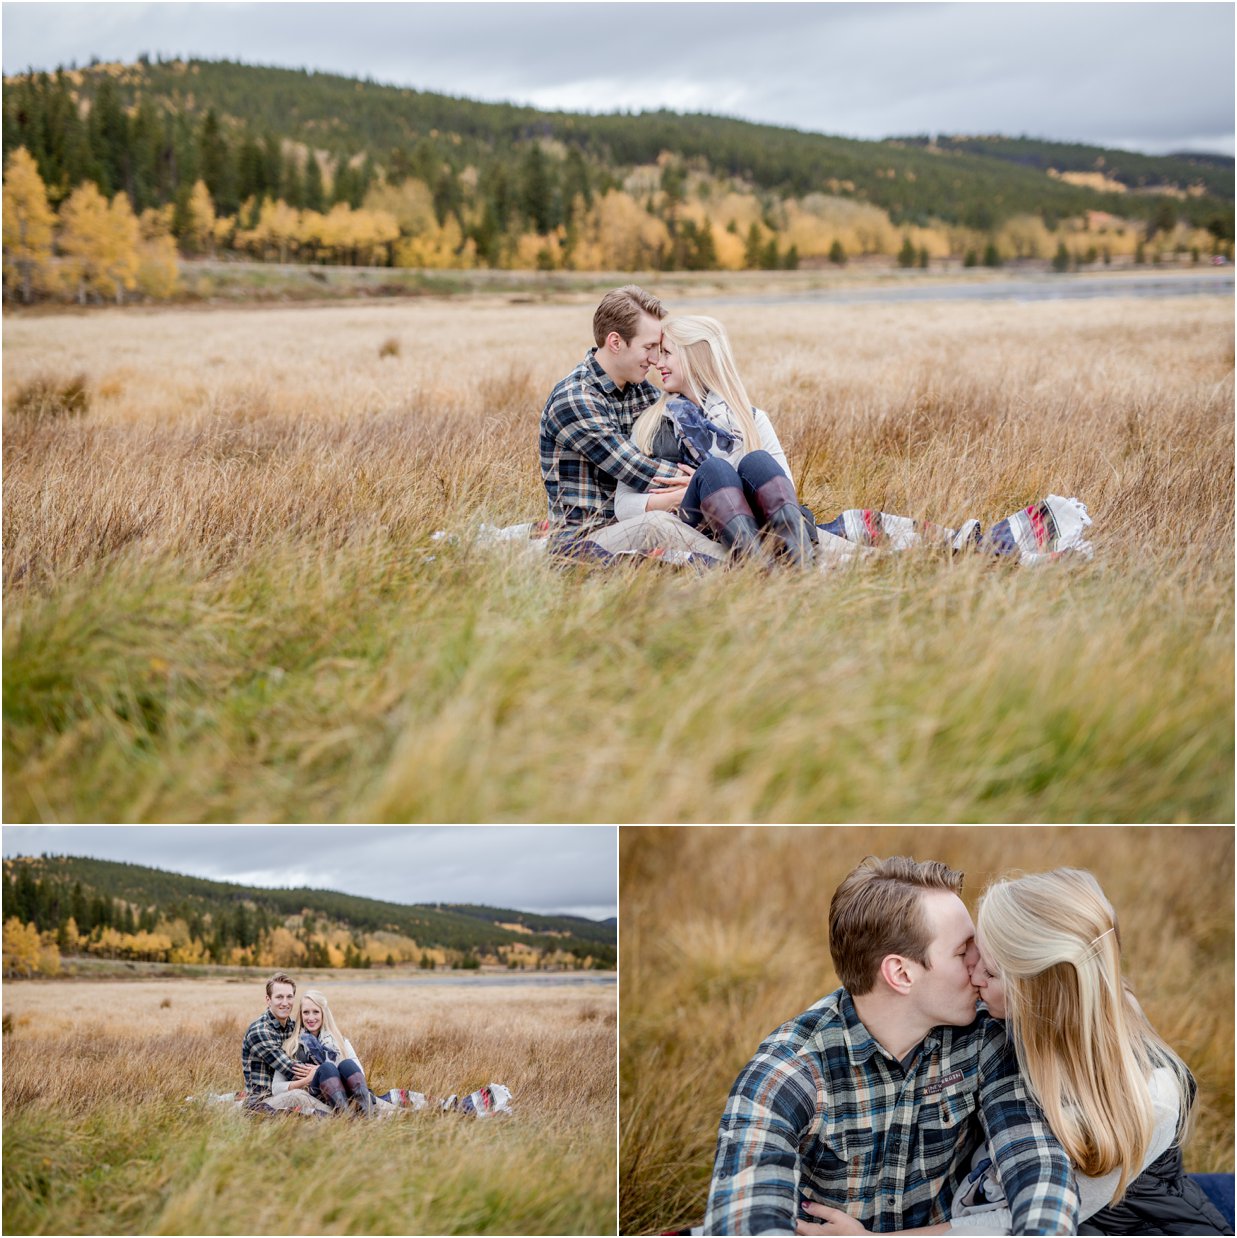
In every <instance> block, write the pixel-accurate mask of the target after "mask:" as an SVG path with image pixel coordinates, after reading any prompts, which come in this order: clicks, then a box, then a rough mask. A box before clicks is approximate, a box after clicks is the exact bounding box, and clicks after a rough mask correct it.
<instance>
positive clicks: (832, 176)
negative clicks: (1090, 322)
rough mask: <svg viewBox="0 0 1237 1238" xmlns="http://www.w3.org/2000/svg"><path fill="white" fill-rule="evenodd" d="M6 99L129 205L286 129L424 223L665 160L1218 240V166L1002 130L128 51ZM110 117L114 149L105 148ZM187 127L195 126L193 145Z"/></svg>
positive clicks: (914, 213) (758, 183) (961, 211)
mask: <svg viewBox="0 0 1237 1238" xmlns="http://www.w3.org/2000/svg"><path fill="white" fill-rule="evenodd" d="M4 95H5V100H4V145H5V149H6V150H11V149H13V148H15V146H17V145H20V144H26V145H27V146H29V147H30V148H31V150H32V153H33V154H34V155H35V157H36V158H38V159H39V160H40V166H41V167H44V179H45V180H48V181H49V183H50V184H56V183H58V181H57V177H58V175H59V174H60V172H61V171H62V170H63V169H64V168H65V167H66V166H67V164H69V163H71V162H73V161H74V160H75V159H76V160H77V163H78V164H79V165H80V166H94V167H96V168H97V170H98V171H99V172H100V174H102V175H103V176H104V178H105V179H108V178H110V179H111V180H113V181H114V180H116V179H117V178H118V177H119V178H120V179H122V180H124V179H126V178H127V181H128V183H127V184H124V185H121V184H114V185H113V186H112V187H111V191H114V189H116V188H121V187H124V188H127V189H129V190H130V191H131V194H132V196H134V198H135V207H136V208H137V209H139V210H140V209H141V208H142V206H143V205H144V204H145V200H147V199H148V200H149V201H151V202H154V201H160V202H163V201H171V200H173V199H174V198H175V196H176V191H177V189H178V188H182V189H183V186H184V185H185V184H187V183H190V184H191V183H192V178H193V177H194V176H196V175H198V174H199V173H200V174H203V175H205V176H206V178H207V181H208V184H209V183H210V181H211V178H212V175H213V176H214V177H215V178H216V183H215V184H210V189H211V193H212V195H213V196H214V198H215V202H216V205H217V206H219V207H220V208H221V209H223V210H227V211H232V210H235V209H237V207H238V205H239V203H240V201H241V200H242V199H243V198H244V196H245V190H246V189H247V188H250V187H252V186H260V185H262V184H264V183H267V182H271V181H274V182H278V179H279V175H278V172H277V170H276V169H273V168H269V167H268V168H267V169H266V171H265V172H264V171H263V168H262V163H263V161H264V160H267V161H268V162H269V160H270V159H271V158H274V160H275V161H276V162H277V161H278V158H279V152H278V149H277V144H278V142H279V141H291V142H297V143H303V144H304V145H305V146H306V147H307V148H309V149H314V150H318V151H321V152H324V153H325V154H328V155H329V156H330V157H331V158H332V159H333V160H335V161H336V165H337V167H338V168H339V169H340V171H341V174H343V173H344V172H346V173H347V174H348V181H349V184H348V190H349V192H350V193H352V196H353V198H354V205H357V204H359V201H360V197H361V195H362V194H363V192H364V188H365V186H366V185H367V184H368V183H370V181H371V180H372V178H373V177H374V176H375V175H377V174H378V173H379V172H381V174H382V175H383V176H385V177H386V178H387V179H389V180H391V181H393V182H398V181H399V180H400V179H402V178H403V177H404V176H407V175H416V176H418V177H420V178H422V179H425V180H426V182H427V183H428V184H429V185H430V187H431V189H432V190H433V192H434V195H435V209H436V211H437V212H438V213H439V218H440V222H441V219H442V218H443V217H444V216H445V213H446V212H449V211H457V212H458V211H460V210H461V209H462V207H463V206H464V205H465V199H466V198H468V197H469V196H470V195H474V196H475V198H476V199H477V202H478V204H484V205H488V206H492V207H493V208H494V211H495V212H496V214H495V218H494V219H493V220H491V223H493V224H494V225H495V226H498V227H502V226H504V225H505V223H506V217H507V214H508V213H509V212H511V211H514V212H516V213H517V214H521V213H522V214H525V215H527V216H528V218H529V220H530V222H531V223H533V224H534V225H535V226H537V228H538V230H542V229H548V228H550V227H552V226H553V224H554V222H555V221H556V220H561V219H562V218H565V211H566V209H567V208H568V207H569V206H570V203H571V201H572V197H573V195H574V194H575V193H578V192H581V191H582V192H583V193H584V194H585V195H586V196H588V195H590V194H592V193H596V192H604V191H605V189H606V188H607V187H612V186H615V185H617V184H619V183H620V182H621V181H622V179H623V177H624V176H625V174H626V173H627V172H628V171H629V170H630V169H631V168H633V167H635V166H641V165H653V164H656V163H657V162H658V161H659V159H664V157H665V156H666V155H670V156H673V157H676V158H678V159H680V160H682V161H684V162H685V163H686V164H687V165H689V166H694V167H698V168H700V169H701V170H704V171H707V172H708V173H709V174H710V175H712V176H714V177H719V178H726V177H731V178H738V179H739V180H741V181H743V182H746V183H750V184H751V185H754V186H755V187H756V188H757V189H758V190H759V191H761V192H764V193H767V194H769V195H770V196H771V200H777V199H782V198H786V197H788V196H791V195H805V194H812V193H832V194H840V195H842V196H844V197H852V198H854V199H856V200H859V201H866V202H870V203H872V204H873V205H876V206H879V207H881V208H882V209H884V210H887V211H888V212H889V214H890V217H891V219H892V221H893V222H894V224H895V225H900V224H903V223H907V224H910V223H926V222H927V221H928V220H929V219H936V220H940V221H943V222H945V223H951V224H962V225H965V226H968V227H975V228H981V229H982V228H988V227H991V226H993V225H994V224H996V223H999V222H1000V221H1001V220H1003V219H1005V218H1007V217H1009V216H1010V215H1011V214H1012V213H1017V212H1031V213H1037V214H1040V215H1041V216H1044V217H1046V218H1047V217H1053V218H1059V217H1066V216H1076V215H1078V214H1080V213H1081V212H1083V211H1086V210H1088V209H1095V210H1102V211H1107V212H1114V213H1117V214H1124V215H1126V216H1128V217H1131V218H1150V217H1151V215H1152V213H1153V210H1154V205H1153V204H1150V203H1148V202H1146V201H1145V200H1142V199H1141V198H1140V192H1139V191H1149V190H1168V191H1171V192H1172V193H1174V194H1179V195H1181V202H1182V205H1181V207H1180V210H1181V212H1182V214H1183V215H1184V216H1185V217H1187V218H1188V219H1189V220H1190V222H1191V223H1192V224H1193V225H1194V226H1197V227H1206V226H1208V225H1209V224H1210V223H1211V222H1212V221H1213V220H1216V219H1218V220H1219V221H1220V223H1219V224H1217V228H1220V229H1221V230H1222V229H1223V228H1224V227H1227V234H1228V236H1229V238H1231V236H1232V201H1233V185H1234V179H1233V159H1232V158H1231V157H1225V156H1220V155H1210V154H1209V155H1194V154H1189V153H1183V154H1179V155H1171V156H1162V157H1161V156H1149V155H1141V154H1137V153H1134V152H1129V151H1121V150H1112V149H1107V148H1102V147H1097V146H1088V145H1082V144H1070V143H1054V142H1047V141H1041V140H1037V139H1031V138H1026V137H1021V138H1009V137H1002V136H999V135H998V136H993V137H965V136H954V137H948V136H938V137H937V138H935V139H932V138H929V137H928V136H926V135H920V136H915V137H904V138H899V139H891V140H885V141H863V140H858V139H847V138H840V137H833V136H829V135H826V134H823V133H812V132H804V131H801V130H797V129H793V128H790V127H786V126H775V125H766V124H756V123H753V122H748V121H743V120H737V119H733V118H728V117H724V116H717V115H709V114H695V113H694V114H679V113H676V112H671V111H666V110H659V111H652V112H643V113H638V114H626V113H610V114H584V113H571V112H550V111H543V110H539V109H536V108H532V107H526V106H517V105H514V104H509V103H481V102H477V101H474V100H470V99H466V98H461V97H454V96H448V95H442V94H435V93H433V92H429V91H420V90H415V89H411V88H406V87H399V86H389V85H380V84H378V83H376V82H374V81H373V80H371V79H366V80H365V81H360V80H356V79H353V78H347V77H344V76H341V75H337V74H330V73H316V72H311V71H307V70H297V69H282V68H274V67H266V66H257V65H247V64H243V63H239V62H234V61H226V60H219V61H210V60H197V59H191V60H187V61H182V60H167V61H163V60H156V61H151V60H149V58H142V59H140V60H139V62H138V63H136V64H132V65H118V64H109V65H98V64H96V65H94V66H92V67H86V68H81V69H71V70H65V71H63V73H60V74H58V75H50V74H33V75H25V74H23V75H17V76H14V77H10V78H7V79H6V80H5V91H4ZM83 114H85V119H84V120H82V122H81V125H80V127H79V126H78V124H77V121H78V120H79V119H80V118H81V117H82V115H83ZM92 118H93V119H92ZM126 118H127V122H128V128H129V133H128V137H127V138H126V139H125V140H124V142H123V143H122V144H124V145H127V146H128V147H130V148H131V150H130V152H129V155H128V156H127V157H126V155H125V153H124V152H123V151H121V150H119V149H115V147H116V144H117V143H119V142H121V137H122V131H123V130H124V129H125V125H126ZM208 118H211V119H210V120H209V121H208ZM204 125H206V126H207V127H208V128H209V129H210V133H209V134H208V135H207V138H206V140H205V141H197V140H196V139H195V134H199V135H200V131H201V129H202V126H204ZM264 139H270V140H272V141H275V142H276V146H274V147H269V146H267V145H264ZM547 142H548V143H551V144H552V145H555V146H556V147H557V150H558V155H557V157H555V158H551V159H548V160H546V161H545V162H544V166H538V165H537V161H536V160H535V159H533V160H532V161H531V162H530V161H528V159H527V156H528V155H529V152H530V150H531V149H532V148H533V147H535V146H538V145H539V144H544V143H547ZM221 143H222V145H223V147H229V146H230V147H231V150H230V157H231V159H232V166H231V169H230V170H229V169H223V170H221V168H220V167H217V166H215V165H214V164H212V163H211V160H214V159H216V157H217V156H218V155H219V153H220V149H221V146H220V144H221ZM36 147H37V148H39V149H36ZM109 147H111V149H109ZM572 152H574V158H573V156H572ZM564 156H566V158H565V159H564ZM92 161H93V162H92ZM44 165H46V166H44ZM207 165H209V166H207ZM1049 167H1051V168H1053V169H1054V170H1055V171H1057V172H1066V173H1093V172H1097V171H1102V172H1103V175H1104V178H1105V180H1106V181H1107V182H1109V183H1110V185H1111V186H1112V187H1111V188H1107V189H1106V188H1104V187H1103V186H1102V185H1097V186H1084V185H1079V184H1071V183H1069V182H1068V181H1066V180H1063V179H1060V178H1059V177H1058V178H1055V179H1054V178H1052V177H1050V176H1048V175H1046V170H1047V169H1048V168H1049ZM467 168H471V169H472V172H471V173H468V174H467V175H466V176H465V178H464V180H463V181H461V180H460V177H461V174H462V173H464V172H465V170H466V169H467ZM264 178H265V179H264ZM354 179H355V181H356V183H355V184H354V183H353V181H354ZM240 182H244V183H243V184H241V183H240ZM107 191H108V189H107V188H105V192H107ZM289 200H290V199H289ZM294 205H295V203H294ZM480 240H481V241H482V242H484V240H485V237H484V235H481V236H480ZM479 247H480V248H482V249H483V248H484V246H483V245H481V246H479Z"/></svg>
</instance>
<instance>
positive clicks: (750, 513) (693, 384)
mask: <svg viewBox="0 0 1237 1238" xmlns="http://www.w3.org/2000/svg"><path fill="white" fill-rule="evenodd" d="M658 369H659V370H660V371H661V378H662V386H663V387H664V388H665V389H666V392H667V398H666V399H664V400H659V401H658V402H657V403H656V404H654V405H653V406H652V407H650V408H648V409H646V410H645V412H643V413H642V414H641V415H640V417H639V418H637V420H636V424H635V425H634V426H633V427H632V440H633V442H635V444H636V446H637V447H639V448H640V450H641V451H643V452H644V453H645V454H646V455H652V456H660V457H662V458H665V459H672V460H676V461H679V462H680V463H683V464H690V465H692V466H693V467H694V468H695V470H696V471H695V474H694V475H693V477H692V479H691V481H690V482H689V483H688V485H687V488H686V490H685V491H684V492H683V495H682V499H681V501H680V500H679V499H678V498H677V492H676V491H669V492H668V491H661V490H655V491H652V492H650V493H647V494H646V493H641V492H640V491H637V490H634V489H633V488H632V487H630V486H628V485H627V484H626V483H624V482H620V483H619V485H618V490H617V492H616V494H615V503H614V508H615V516H616V517H617V518H618V519H619V520H625V519H629V518H631V517H633V516H638V515H640V514H641V513H642V512H645V511H656V510H658V509H659V508H661V509H666V510H673V505H674V504H676V503H677V504H678V509H677V510H678V514H679V518H680V519H681V520H683V521H684V522H686V523H687V524H689V525H691V526H692V528H699V527H700V526H702V525H703V526H705V531H706V532H708V533H709V535H710V536H712V537H716V538H717V539H718V541H720V542H721V544H722V545H723V546H725V547H726V548H727V549H729V550H730V551H731V552H732V553H733V554H735V555H736V556H741V557H748V558H755V559H756V560H758V561H760V562H762V563H764V564H765V565H766V566H768V565H769V564H770V560H769V558H768V555H767V554H766V552H765V550H764V548H763V546H762V545H761V540H760V531H761V529H762V528H765V529H767V530H768V531H769V532H770V533H772V534H774V535H775V537H776V538H777V540H778V542H779V544H780V547H781V550H782V551H783V553H784V554H785V556H786V558H788V559H789V560H790V561H791V562H792V563H794V564H796V565H798V566H800V567H808V566H810V565H811V563H812V560H813V550H812V534H813V533H814V532H815V527H814V525H813V526H811V528H810V530H809V526H808V524H807V523H805V518H804V515H803V512H802V511H801V509H800V507H799V500H798V497H797V496H796V494H795V487H794V482H793V480H792V479H791V475H790V465H789V464H787V462H786V453H785V452H784V451H783V450H782V445H781V444H780V443H779V442H778V440H777V435H776V434H775V433H774V431H773V426H772V424H771V423H770V421H769V418H768V416H767V415H766V414H765V413H764V412H763V411H762V410H761V409H758V408H754V407H753V405H752V403H751V401H750V400H749V399H748V396H747V389H746V388H745V387H744V385H743V380H742V379H741V378H740V377H739V371H738V368H737V367H736V365H735V361H734V355H733V353H732V352H731V350H730V341H729V340H728V339H727V337H726V329H725V328H724V327H723V326H722V324H721V323H720V322H718V321H717V319H716V318H703V317H683V318H667V319H665V320H664V321H663V323H662V349H661V361H660V364H659V366H658Z"/></svg>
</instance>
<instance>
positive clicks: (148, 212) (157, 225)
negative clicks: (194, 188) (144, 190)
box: [137, 202, 176, 241]
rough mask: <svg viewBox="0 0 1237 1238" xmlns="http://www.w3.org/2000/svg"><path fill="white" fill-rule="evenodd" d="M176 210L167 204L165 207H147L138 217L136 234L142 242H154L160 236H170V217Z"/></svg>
mask: <svg viewBox="0 0 1237 1238" xmlns="http://www.w3.org/2000/svg"><path fill="white" fill-rule="evenodd" d="M175 210H176V208H175V207H174V206H173V205H172V204H171V203H170V202H169V203H168V204H167V205H166V206H148V207H147V208H146V209H145V210H144V211H143V212H142V213H141V215H140V216H138V221H137V223H138V232H139V235H140V236H141V238H142V240H143V241H155V240H158V239H159V238H160V237H161V236H171V235H172V215H173V214H174V212H175Z"/></svg>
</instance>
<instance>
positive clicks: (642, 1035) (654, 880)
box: [619, 826, 1234, 1234]
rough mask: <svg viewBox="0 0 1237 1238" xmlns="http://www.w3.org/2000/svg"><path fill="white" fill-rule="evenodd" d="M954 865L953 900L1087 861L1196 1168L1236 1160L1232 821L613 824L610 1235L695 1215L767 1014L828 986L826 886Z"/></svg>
mask: <svg viewBox="0 0 1237 1238" xmlns="http://www.w3.org/2000/svg"><path fill="white" fill-rule="evenodd" d="M869 854H872V855H878V856H882V857H884V856H889V855H912V856H914V857H915V858H916V859H938V860H942V861H944V862H945V863H946V864H949V865H950V866H952V867H955V868H959V869H962V870H964V872H965V874H966V882H965V886H964V890H963V900H964V902H966V904H967V906H968V908H969V909H970V911H971V913H972V915H974V913H975V910H976V907H977V903H978V898H979V895H980V894H981V893H982V892H983V889H984V887H985V886H986V885H987V884H988V883H989V882H990V881H992V880H993V879H995V878H997V877H999V876H1002V875H1005V874H1008V873H1010V872H1012V871H1016V870H1021V871H1023V872H1042V871H1045V870H1047V869H1051V868H1056V867H1059V866H1070V867H1075V868H1086V869H1089V870H1090V871H1091V872H1092V873H1094V874H1095V876H1096V877H1097V879H1098V880H1099V882H1100V884H1101V885H1102V886H1103V888H1104V891H1105V893H1106V894H1107V895H1108V897H1109V899H1110V900H1111V901H1112V903H1113V905H1114V907H1115V908H1116V911H1117V915H1118V918H1119V922H1120V926H1121V937H1122V951H1123V967H1124V972H1125V978H1126V980H1127V981H1128V982H1129V984H1130V985H1131V987H1132V988H1133V990H1134V992H1135V994H1136V995H1137V997H1138V999H1139V1001H1140V1002H1141V1004H1142V1006H1143V1009H1144V1010H1145V1011H1146V1013H1147V1016H1148V1018H1149V1019H1150V1020H1151V1023H1152V1025H1153V1026H1154V1027H1155V1028H1156V1030H1157V1031H1158V1032H1159V1033H1160V1035H1161V1036H1163V1038H1164V1039H1165V1040H1166V1041H1167V1042H1168V1043H1169V1044H1170V1045H1172V1046H1173V1048H1175V1049H1176V1050H1177V1052H1178V1053H1179V1054H1180V1055H1181V1056H1182V1057H1183V1058H1184V1060H1185V1061H1186V1063H1187V1065H1189V1067H1190V1068H1191V1070H1192V1071H1193V1072H1194V1074H1195V1076H1196V1078H1197V1080H1198V1085H1199V1101H1198V1104H1197V1107H1196V1115H1197V1117H1196V1126H1195V1130H1194V1134H1193V1137H1192V1138H1191V1139H1190V1140H1189V1141H1188V1142H1187V1143H1186V1145H1185V1166H1186V1170H1187V1171H1188V1172H1194V1173H1230V1174H1231V1173H1232V1172H1233V1099H1234V1096H1233V831H1232V829H1231V828H1229V827H1225V828H1213V829H1206V828H1191V827H1184V828H1183V827H1158V828H1157V827H1147V828H1140V829H1135V828H1127V829H1122V828H1116V827H1109V828H1102V827H1096V828H1071V827H1065V826H1052V827H1007V828H1003V829H994V828H983V827H945V826H941V827H934V826H927V827H918V828H896V827H895V828H888V827H887V828H874V829H862V828H858V827H835V828H832V829H830V828H823V829H811V828H807V827H801V828H793V827H786V828H782V829H771V828H768V827H763V828H752V827H749V828H742V829H697V830H673V829H657V828H652V827H650V828H643V829H642V828H634V827H629V828H626V829H623V830H621V831H620V874H621V878H620V880H621V886H620V913H619V914H620V919H621V921H622V925H623V950H622V958H621V962H620V983H621V984H622V989H623V1019H622V1027H621V1032H620V1055H619V1056H620V1100H619V1113H620V1128H621V1136H620V1149H619V1164H620V1170H619V1182H620V1203H619V1226H620V1232H622V1233H628V1234H637V1233H665V1232H667V1231H672V1230H675V1229H679V1228H682V1227H686V1226H689V1225H698V1224H699V1223H700V1221H701V1219H702V1217H703V1215H704V1207H705V1202H706V1199H707V1197H708V1188H709V1176H710V1172H711V1170H712V1165H713V1156H714V1150H715V1146H716V1139H717V1128H718V1122H719V1120H720V1118H721V1115H722V1110H723V1109H724V1107H725V1104H726V1097H727V1094H728V1093H729V1091H730V1087H731V1085H732V1084H733V1083H734V1080H735V1078H736V1076H737V1075H738V1073H739V1071H740V1070H741V1069H742V1067H743V1066H744V1064H745V1063H746V1062H747V1061H748V1060H749V1058H750V1057H751V1055H752V1053H753V1052H754V1051H755V1049H756V1046H757V1045H758V1044H759V1043H760V1042H761V1040H763V1039H764V1037H765V1036H767V1035H768V1034H769V1033H770V1032H771V1031H773V1029H774V1028H776V1027H778V1026H779V1025H780V1024H781V1023H783V1022H785V1021H786V1020H787V1019H790V1018H793V1017H794V1016H795V1015H797V1014H799V1013H800V1012H801V1011H803V1010H806V1009H807V1008H808V1006H810V1005H811V1004H812V1003H813V1002H815V1001H817V1000H818V999H819V998H821V997H823V996H824V995H825V994H827V993H830V992H832V991H833V990H834V989H835V988H837V985H838V982H837V977H836V974H835V973H834V970H833V965H832V962H831V960H830V957H829V949H828V916H829V901H830V898H831V897H832V895H833V891H834V889H835V887H836V886H837V884H838V883H839V882H840V881H841V879H842V878H843V877H844V876H845V875H846V873H847V872H849V871H850V870H851V869H852V868H853V867H854V866H855V865H856V864H858V863H859V861H860V860H862V859H863V857H864V856H865V855H869Z"/></svg>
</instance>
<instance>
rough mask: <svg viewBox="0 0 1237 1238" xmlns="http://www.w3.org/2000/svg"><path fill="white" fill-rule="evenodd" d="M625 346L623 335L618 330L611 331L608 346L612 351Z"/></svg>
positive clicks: (608, 336)
mask: <svg viewBox="0 0 1237 1238" xmlns="http://www.w3.org/2000/svg"><path fill="white" fill-rule="evenodd" d="M622 347H623V337H622V336H621V335H619V333H618V332H617V331H611V332H610V334H609V335H607V336H606V348H607V349H609V351H610V352H618V351H619V349H621V348H622Z"/></svg>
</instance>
